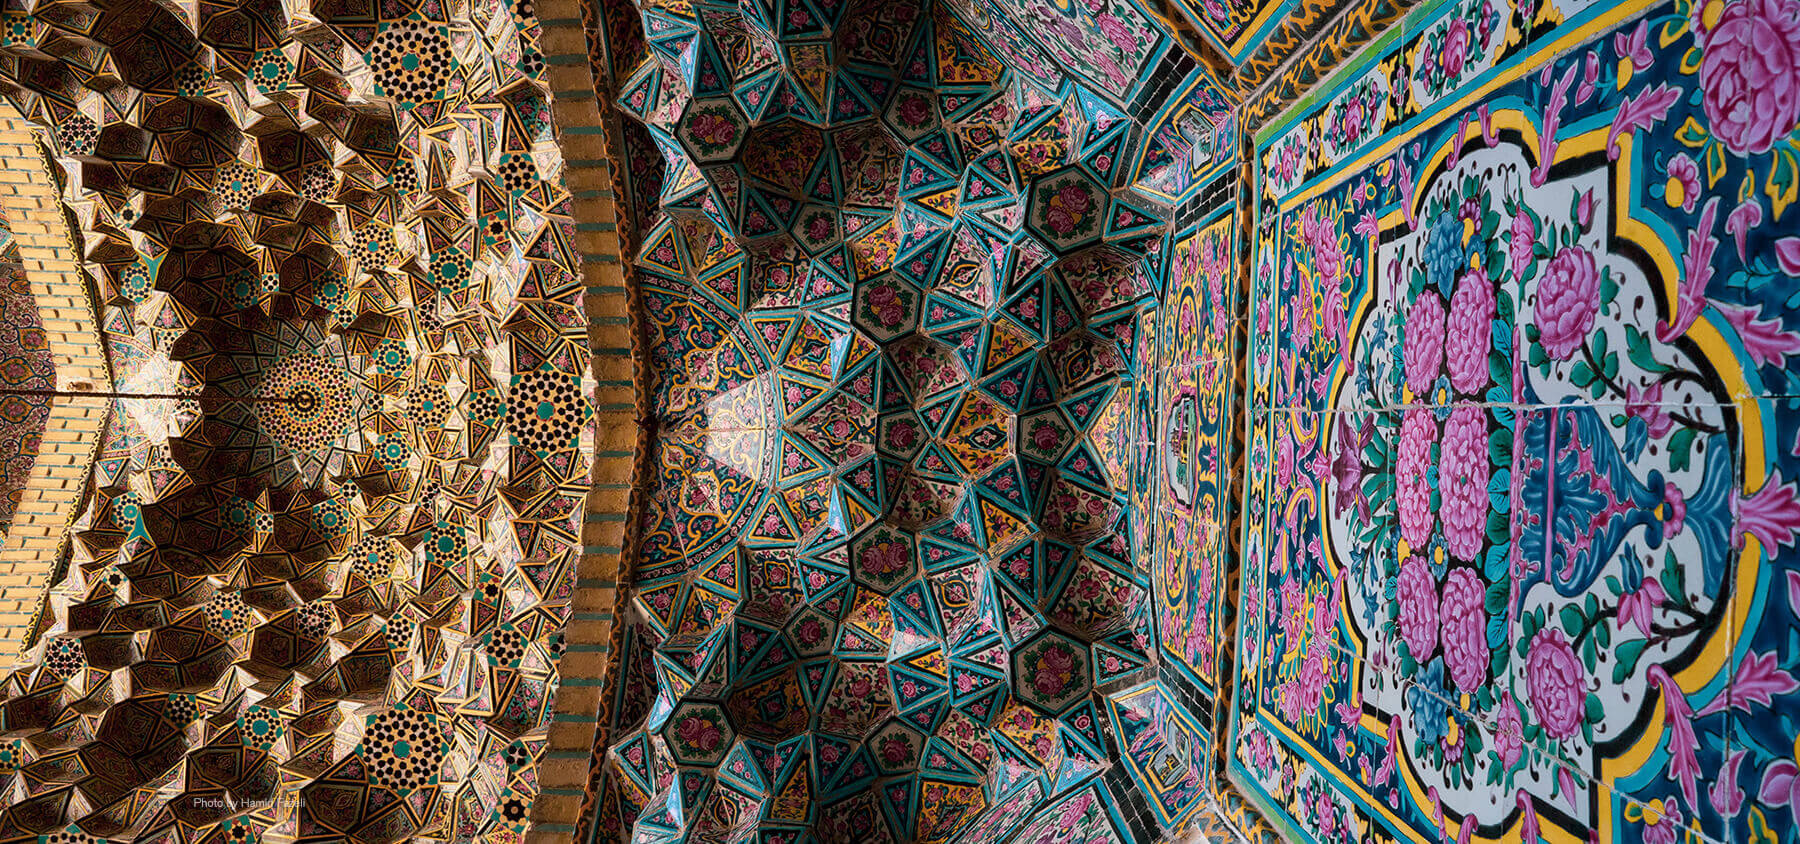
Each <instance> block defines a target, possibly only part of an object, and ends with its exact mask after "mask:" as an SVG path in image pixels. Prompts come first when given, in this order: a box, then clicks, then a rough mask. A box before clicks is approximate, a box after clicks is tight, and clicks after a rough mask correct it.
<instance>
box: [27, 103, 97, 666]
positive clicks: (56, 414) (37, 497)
mask: <svg viewBox="0 0 1800 844" xmlns="http://www.w3.org/2000/svg"><path fill="white" fill-rule="evenodd" d="M0 212H3V213H4V215H5V218H6V221H7V225H8V227H9V228H10V229H11V230H12V233H13V237H14V238H15V239H16V240H17V242H18V246H19V256H20V258H21V259H22V261H23V263H24V269H25V275H26V278H27V279H28V280H29V281H30V283H31V292H32V294H33V295H34V296H35V297H36V298H37V305H38V310H39V313H40V314H41V316H42V319H43V325H44V332H45V334H46V335H47V336H48V338H49V341H50V350H51V353H52V354H53V355H54V357H55V361H56V385H57V388H58V389H63V390H95V391H105V390H110V389H112V382H111V379H110V377H109V375H108V371H107V365H106V356H105V347H104V345H103V344H102V342H101V339H100V334H99V329H98V326H97V325H96V322H95V318H94V312H93V305H92V301H91V299H90V297H89V295H88V290H87V285H86V283H84V281H83V280H82V275H81V269H80V265H79V264H78V263H77V258H78V256H77V255H76V252H75V248H74V247H75V243H74V240H73V238H72V237H71V236H70V233H69V229H68V224H67V218H66V217H64V216H63V207H62V199H61V195H60V193H59V191H58V189H57V185H56V180H55V178H54V177H53V176H52V174H51V173H50V170H49V167H48V162H47V161H46V160H45V158H44V154H43V151H42V148H41V147H39V146H38V143H37V138H36V135H35V131H34V129H33V127H32V125H31V124H30V123H29V122H28V121H26V120H25V119H24V118H23V117H20V116H19V113H18V112H17V111H15V110H14V109H13V108H12V107H11V106H9V105H0ZM108 404H109V400H107V399H85V398H84V399H66V398H58V399H55V400H54V401H53V403H52V405H51V410H50V419H49V422H48V423H47V425H46V427H45V430H44V439H43V444H42V446H41V447H40V449H39V453H38V458H37V462H36V464H35V465H34V466H33V467H32V470H31V475H30V477H29V478H28V479H27V480H26V482H25V488H24V491H23V494H22V495H21V497H20V501H19V509H18V512H17V513H16V514H15V516H14V517H13V523H12V527H11V528H10V529H9V530H8V531H7V535H6V539H5V541H4V544H0V665H10V664H13V663H15V662H16V661H17V660H18V657H19V655H20V652H21V649H22V648H21V646H22V645H25V644H27V643H28V642H29V641H30V639H31V638H32V631H33V630H35V629H36V627H37V624H38V616H39V613H40V611H41V608H42V605H43V601H44V596H45V590H46V589H47V588H48V586H49V585H50V583H49V581H50V578H51V576H52V575H53V574H54V572H55V570H56V562H57V559H58V557H59V556H60V555H61V553H62V549H63V546H64V545H65V544H66V542H67V539H68V527H69V524H70V522H71V521H72V520H73V519H74V517H75V516H76V508H77V506H78V505H79V503H80V500H81V491H82V487H83V486H84V485H85V482H86V477H87V472H88V468H89V467H90V466H91V465H92V464H93V460H94V454H95V451H96V450H97V449H98V448H99V444H100V435H101V430H102V428H103V427H104V425H105V423H106V418H107V411H108Z"/></svg>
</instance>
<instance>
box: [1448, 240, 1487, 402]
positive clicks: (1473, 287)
mask: <svg viewBox="0 0 1800 844" xmlns="http://www.w3.org/2000/svg"><path fill="white" fill-rule="evenodd" d="M1493 332H1494V286H1493V284H1492V283H1490V282H1489V281H1488V279H1487V275H1486V274H1484V273H1482V272H1481V271H1480V270H1470V271H1468V272H1466V273H1463V277H1462V281H1459V282H1457V284H1456V293H1455V294H1453V295H1452V296H1451V297H1450V319H1449V323H1448V328H1447V329H1446V330H1445V332H1444V352H1445V360H1444V366H1445V368H1446V369H1448V370H1450V386H1452V387H1455V388H1456V389H1457V390H1458V391H1460V392H1463V393H1469V394H1474V393H1478V392H1480V391H1481V388H1482V387H1485V386H1487V382H1488V356H1487V353H1488V347H1489V346H1491V345H1492V343H1493Z"/></svg>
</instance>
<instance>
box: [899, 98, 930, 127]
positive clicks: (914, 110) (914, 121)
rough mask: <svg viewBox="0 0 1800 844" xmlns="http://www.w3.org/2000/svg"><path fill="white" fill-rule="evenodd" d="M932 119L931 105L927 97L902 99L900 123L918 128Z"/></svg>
mask: <svg viewBox="0 0 1800 844" xmlns="http://www.w3.org/2000/svg"><path fill="white" fill-rule="evenodd" d="M929 117H930V104H929V103H927V102H925V97H924V96H922V95H920V96H906V97H901V98H900V122H901V123H904V124H906V125H908V126H918V125H920V124H922V123H924V122H925V121H926V119H927V118H929Z"/></svg>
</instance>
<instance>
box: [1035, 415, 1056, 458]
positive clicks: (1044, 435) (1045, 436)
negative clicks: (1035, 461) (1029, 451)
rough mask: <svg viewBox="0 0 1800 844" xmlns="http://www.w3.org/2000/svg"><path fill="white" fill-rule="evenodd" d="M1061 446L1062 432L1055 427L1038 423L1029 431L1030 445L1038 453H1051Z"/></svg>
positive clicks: (1045, 423)
mask: <svg viewBox="0 0 1800 844" xmlns="http://www.w3.org/2000/svg"><path fill="white" fill-rule="evenodd" d="M1061 444H1062V432H1061V431H1058V430H1057V429H1056V426H1055V425H1052V424H1050V423H1048V422H1039V423H1038V424H1037V425H1035V426H1033V427H1032V429H1031V445H1032V447H1033V448H1036V449H1037V450H1038V451H1051V450H1053V449H1055V448H1056V447H1057V446H1058V445H1061Z"/></svg>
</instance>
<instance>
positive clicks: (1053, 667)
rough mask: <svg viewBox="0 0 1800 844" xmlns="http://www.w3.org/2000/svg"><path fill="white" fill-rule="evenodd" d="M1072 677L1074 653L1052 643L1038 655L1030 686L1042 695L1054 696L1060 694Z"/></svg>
mask: <svg viewBox="0 0 1800 844" xmlns="http://www.w3.org/2000/svg"><path fill="white" fill-rule="evenodd" d="M1074 677H1075V655H1074V654H1072V653H1070V652H1069V649H1068V648H1066V647H1062V646H1060V645H1052V646H1050V647H1047V648H1045V649H1044V650H1043V653H1042V654H1041V655H1040V656H1039V657H1038V664H1037V673H1036V674H1034V675H1033V676H1032V678H1031V687H1032V689H1034V690H1036V691H1037V693H1038V695H1040V696H1042V697H1046V698H1054V697H1057V696H1058V695H1061V694H1062V692H1063V689H1064V688H1067V687H1068V685H1069V681H1070V680H1073V679H1074Z"/></svg>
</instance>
